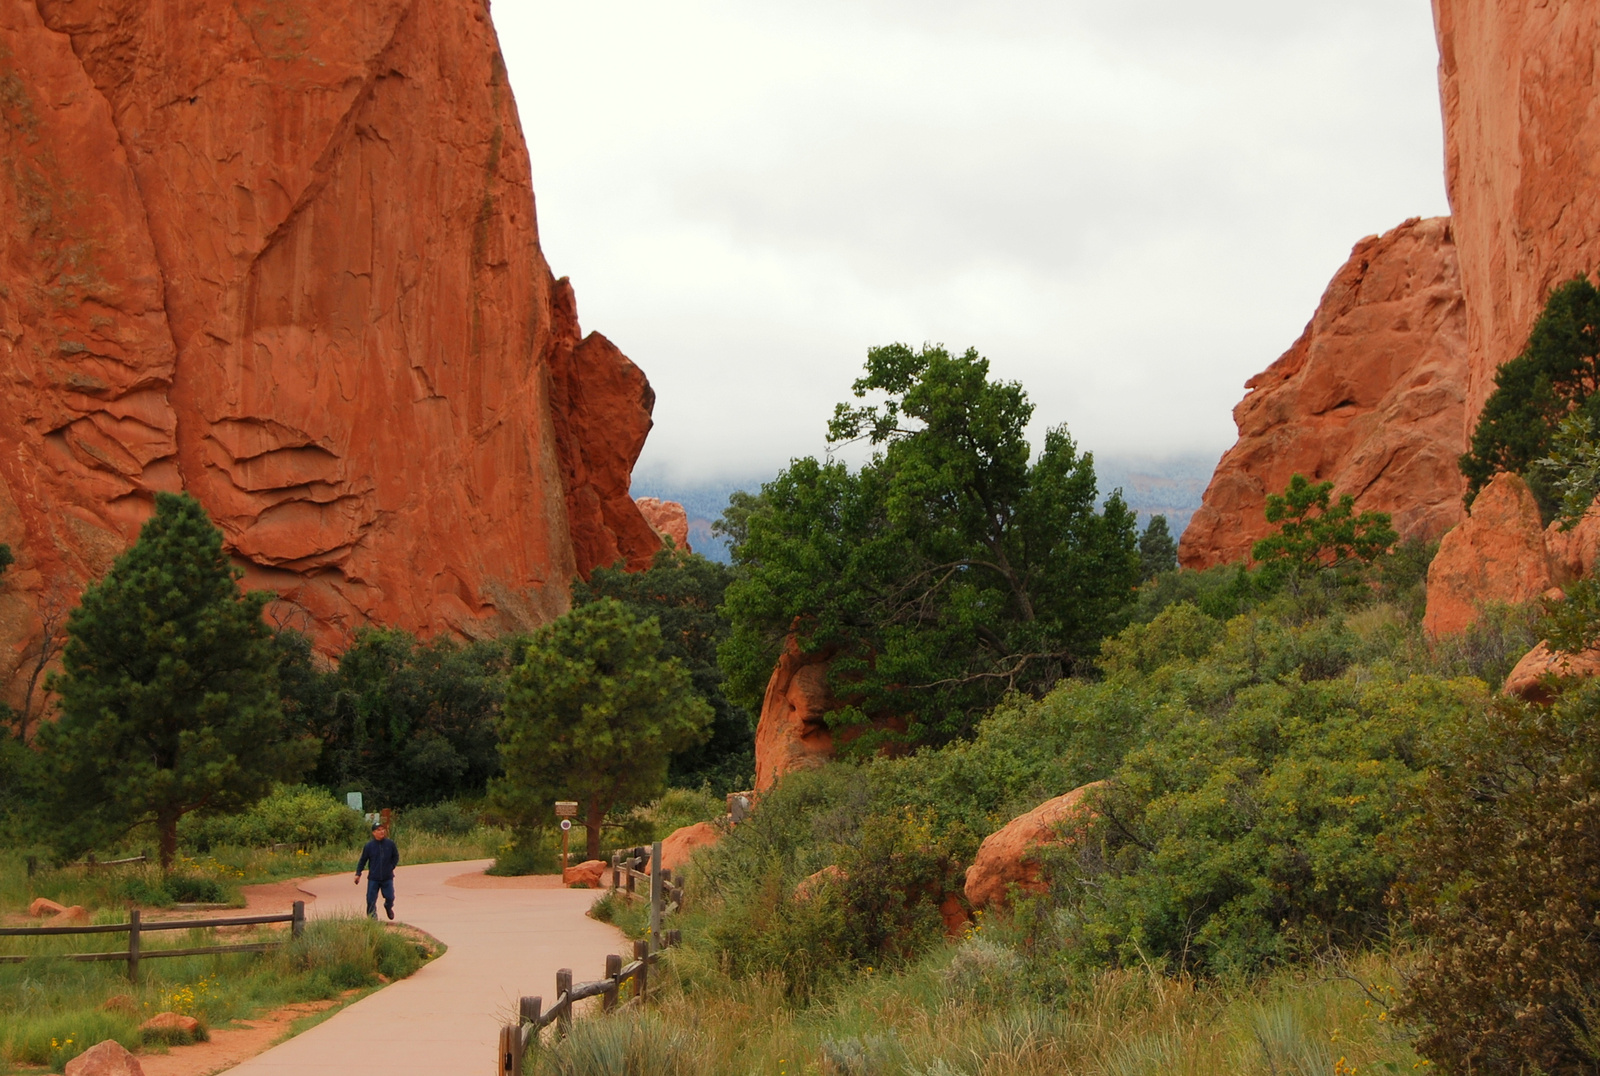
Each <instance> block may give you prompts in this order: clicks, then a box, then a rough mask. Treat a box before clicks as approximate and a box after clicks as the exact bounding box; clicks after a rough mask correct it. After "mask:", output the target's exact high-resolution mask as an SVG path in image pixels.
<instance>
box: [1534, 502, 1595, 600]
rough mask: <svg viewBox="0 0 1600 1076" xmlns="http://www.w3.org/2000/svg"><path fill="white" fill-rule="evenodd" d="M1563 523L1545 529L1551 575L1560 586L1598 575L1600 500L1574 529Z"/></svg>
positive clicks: (1558, 522)
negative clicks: (1596, 563) (1596, 570)
mask: <svg viewBox="0 0 1600 1076" xmlns="http://www.w3.org/2000/svg"><path fill="white" fill-rule="evenodd" d="M1561 527H1562V524H1561V521H1560V520H1557V521H1556V522H1554V523H1552V524H1550V526H1548V527H1546V528H1545V532H1544V547H1545V551H1546V552H1547V553H1548V554H1549V555H1550V573H1551V575H1552V576H1553V577H1554V578H1555V579H1556V580H1557V581H1558V582H1560V583H1568V582H1571V581H1572V580H1574V579H1582V578H1584V577H1585V576H1590V575H1593V574H1594V567H1595V562H1596V561H1597V560H1600V499H1597V500H1596V501H1595V503H1594V504H1592V505H1590V506H1589V510H1588V511H1587V512H1585V513H1584V515H1583V518H1582V519H1580V520H1579V521H1578V522H1577V523H1576V524H1575V525H1574V526H1573V527H1572V529H1571V530H1562V529H1561Z"/></svg>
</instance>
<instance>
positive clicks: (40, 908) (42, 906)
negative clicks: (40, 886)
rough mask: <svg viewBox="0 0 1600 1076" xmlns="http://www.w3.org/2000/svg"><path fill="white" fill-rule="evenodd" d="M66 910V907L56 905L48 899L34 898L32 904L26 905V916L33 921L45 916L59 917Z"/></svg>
mask: <svg viewBox="0 0 1600 1076" xmlns="http://www.w3.org/2000/svg"><path fill="white" fill-rule="evenodd" d="M66 910H67V908H66V905H64V904H57V903H56V902H55V901H53V900H51V899H49V898H48V897H34V898H33V903H32V904H30V905H28V914H29V915H31V916H33V917H34V918H35V919H43V918H44V917H45V916H47V915H60V914H61V913H62V912H64V911H66Z"/></svg>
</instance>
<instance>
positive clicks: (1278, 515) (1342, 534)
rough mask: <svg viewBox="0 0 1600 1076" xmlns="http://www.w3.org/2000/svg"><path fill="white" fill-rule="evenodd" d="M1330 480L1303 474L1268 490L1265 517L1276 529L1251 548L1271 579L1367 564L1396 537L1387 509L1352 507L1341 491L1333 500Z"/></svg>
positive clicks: (1380, 553)
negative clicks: (1315, 479) (1313, 479)
mask: <svg viewBox="0 0 1600 1076" xmlns="http://www.w3.org/2000/svg"><path fill="white" fill-rule="evenodd" d="M1332 495H1333V483H1332V482H1319V483H1316V484H1312V482H1311V481H1310V480H1309V479H1307V478H1306V476H1305V475H1303V474H1296V475H1294V476H1293V477H1292V478H1290V479H1289V486H1288V488H1287V489H1285V490H1284V491H1283V492H1282V493H1269V494H1267V522H1268V523H1276V524H1277V525H1278V530H1277V532H1276V533H1274V534H1270V535H1268V536H1267V537H1265V538H1263V539H1261V541H1259V542H1257V543H1256V544H1255V545H1254V546H1252V547H1251V549H1250V555H1251V556H1252V557H1254V558H1255V559H1256V560H1257V561H1258V562H1259V563H1260V564H1261V567H1262V570H1263V571H1264V572H1265V573H1266V574H1267V575H1268V576H1269V577H1270V578H1271V579H1272V580H1273V581H1274V582H1280V581H1284V580H1289V581H1291V582H1292V581H1293V580H1298V579H1304V578H1306V577H1307V576H1310V575H1313V574H1315V573H1317V572H1321V571H1328V570H1332V571H1340V570H1342V569H1346V568H1349V567H1352V566H1355V565H1358V564H1371V563H1372V562H1373V561H1375V560H1377V559H1378V558H1379V557H1381V556H1382V555H1383V554H1385V553H1387V552H1388V551H1389V549H1390V547H1391V546H1393V545H1394V543H1395V542H1396V541H1398V540H1399V537H1400V536H1399V535H1398V534H1396V533H1395V531H1394V528H1393V527H1391V526H1389V514H1388V513H1387V512H1362V513H1361V514H1360V515H1357V514H1356V511H1355V504H1356V501H1355V498H1354V497H1352V496H1350V494H1348V493H1346V494H1343V495H1342V496H1340V498H1339V500H1338V501H1337V502H1334V501H1333V499H1332Z"/></svg>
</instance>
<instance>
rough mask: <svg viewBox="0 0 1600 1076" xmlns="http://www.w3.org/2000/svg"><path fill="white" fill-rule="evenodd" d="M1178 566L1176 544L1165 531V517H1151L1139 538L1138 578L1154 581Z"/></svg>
mask: <svg viewBox="0 0 1600 1076" xmlns="http://www.w3.org/2000/svg"><path fill="white" fill-rule="evenodd" d="M1177 566H1178V543H1177V542H1175V541H1173V539H1172V532H1171V531H1170V530H1168V529H1167V517H1166V516H1151V517H1150V522H1149V523H1147V524H1145V528H1144V533H1143V534H1141V535H1140V536H1139V577H1140V578H1141V579H1154V578H1155V577H1156V576H1158V575H1160V574H1161V573H1162V572H1170V571H1172V570H1173V569H1174V568H1176V567H1177Z"/></svg>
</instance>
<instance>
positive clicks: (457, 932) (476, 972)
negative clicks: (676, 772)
mask: <svg viewBox="0 0 1600 1076" xmlns="http://www.w3.org/2000/svg"><path fill="white" fill-rule="evenodd" d="M489 862H490V861H489V860H480V861H477V862H466V863H429V864H423V865H421V866H415V867H408V866H405V865H403V864H402V865H401V867H400V869H399V871H397V872H396V874H395V888H396V890H397V893H396V900H395V915H396V917H397V918H398V919H399V920H400V921H402V922H406V923H409V924H411V925H412V926H415V927H418V928H420V929H422V930H425V931H427V932H428V933H429V934H432V935H433V936H434V937H436V938H438V939H439V940H440V941H442V942H444V943H445V945H447V946H449V951H448V952H447V953H445V955H444V956H442V957H440V958H439V959H437V960H435V961H433V962H432V963H431V964H428V965H427V966H426V967H424V968H422V970H420V971H418V972H417V973H416V974H415V975H413V976H411V977H410V978H409V979H402V980H401V981H400V982H397V983H395V984H393V985H392V986H386V987H384V988H383V989H382V990H380V991H378V992H377V993H376V994H372V995H371V996H369V997H365V998H363V999H361V1000H360V1001H358V1002H356V1003H355V1004H354V1005H351V1006H350V1007H349V1008H347V1009H344V1010H343V1011H341V1012H339V1013H338V1014H336V1015H334V1016H333V1017H330V1018H329V1019H328V1020H326V1021H324V1022H323V1023H321V1024H318V1025H317V1026H316V1027H314V1028H312V1029H311V1030H309V1031H307V1032H305V1033H304V1034H302V1035H297V1036H296V1037H294V1038H292V1039H290V1040H289V1041H288V1042H285V1043H283V1044H282V1045H279V1046H275V1047H273V1048H272V1049H271V1050H268V1051H267V1052H266V1053H264V1054H260V1055H258V1056H256V1057H253V1058H251V1059H250V1060H249V1061H246V1062H244V1063H243V1064H242V1065H238V1066H236V1067H235V1068H232V1069H229V1070H228V1072H229V1073H232V1074H236V1076H287V1074H291V1073H292V1074H294V1076H334V1074H338V1076H348V1074H350V1073H358V1072H377V1073H383V1074H384V1076H456V1074H457V1073H462V1074H471V1076H481V1074H482V1073H486V1072H489V1071H491V1069H490V1066H491V1065H493V1064H494V1060H495V1048H496V1044H497V1040H498V1036H499V1030H500V1025H501V1024H503V1023H505V1022H507V1021H509V1020H510V1019H511V1018H512V1014H513V1013H515V1012H516V1006H517V998H518V997H520V996H521V995H523V994H538V995H541V996H543V997H544V998H545V1000H546V1002H547V1003H548V1002H549V1001H550V1000H553V999H552V998H551V996H550V995H551V994H552V991H553V988H554V986H555V974H556V971H557V969H559V968H571V969H572V972H573V978H574V979H577V980H578V981H580V982H581V981H583V980H587V979H598V978H600V977H601V975H602V974H604V972H605V960H606V954H608V953H620V952H623V948H624V940H623V937H622V934H621V933H620V932H619V931H617V930H615V929H613V928H612V927H609V926H606V925H605V924H604V923H598V922H596V921H595V920H593V919H590V918H589V917H588V916H587V915H586V914H585V913H586V912H587V911H588V910H589V905H590V904H591V903H593V902H594V900H595V899H596V898H597V897H598V896H599V893H597V892H595V891H593V890H587V889H527V888H499V887H494V888H488V887H484V886H485V883H488V884H492V882H491V880H489V879H481V880H479V885H477V886H472V887H470V888H469V887H466V886H463V885H462V884H460V882H459V881H458V882H457V884H455V885H448V884H446V883H447V880H448V879H451V878H456V877H458V876H460V875H463V874H479V875H481V873H482V871H483V870H484V868H486V867H487V866H488V865H489ZM353 876H354V871H351V872H350V873H347V874H335V875H328V876H326V877H322V878H313V879H311V880H309V881H307V882H302V883H301V888H302V889H305V890H306V891H307V892H309V893H312V894H314V895H315V896H316V898H317V899H316V902H315V903H313V904H311V905H310V906H309V907H308V908H307V914H308V915H309V916H311V917H313V918H316V917H322V916H328V915H350V914H356V915H360V914H364V913H365V911H366V908H365V902H366V890H367V885H366V879H365V878H363V879H362V881H361V885H359V886H357V885H352V884H351V878H352V877H353ZM474 880H476V879H474ZM468 881H471V880H468ZM378 914H379V915H380V916H381V915H383V906H382V903H381V901H380V903H379V906H378Z"/></svg>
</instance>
